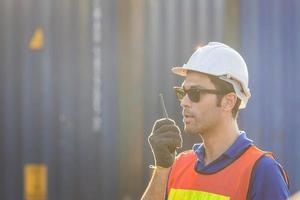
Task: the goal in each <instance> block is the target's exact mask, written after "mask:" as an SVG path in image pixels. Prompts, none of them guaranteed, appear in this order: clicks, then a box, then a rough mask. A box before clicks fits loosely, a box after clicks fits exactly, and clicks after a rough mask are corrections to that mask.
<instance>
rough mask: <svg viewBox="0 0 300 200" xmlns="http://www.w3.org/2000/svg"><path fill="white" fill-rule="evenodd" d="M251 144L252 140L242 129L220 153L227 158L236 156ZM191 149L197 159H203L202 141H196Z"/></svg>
mask: <svg viewBox="0 0 300 200" xmlns="http://www.w3.org/2000/svg"><path fill="white" fill-rule="evenodd" d="M252 144H253V141H252V140H250V139H249V138H247V135H246V133H245V132H244V131H240V135H239V136H238V138H237V139H236V140H235V142H234V143H233V144H232V145H231V146H230V147H229V148H228V149H227V150H226V151H225V152H224V153H223V154H222V157H223V156H226V157H228V158H235V157H236V156H238V155H239V154H240V153H241V152H242V151H243V150H245V149H246V148H248V147H249V146H250V145H252ZM193 151H194V152H195V153H196V155H197V157H198V160H199V161H203V159H204V152H205V149H204V145H203V143H198V144H194V145H193Z"/></svg>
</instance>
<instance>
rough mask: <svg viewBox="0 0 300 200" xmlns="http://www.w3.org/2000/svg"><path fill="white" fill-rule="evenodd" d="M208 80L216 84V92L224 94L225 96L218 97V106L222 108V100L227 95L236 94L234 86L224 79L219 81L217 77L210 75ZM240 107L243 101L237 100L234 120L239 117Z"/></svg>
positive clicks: (233, 111)
mask: <svg viewBox="0 0 300 200" xmlns="http://www.w3.org/2000/svg"><path fill="white" fill-rule="evenodd" d="M208 78H209V79H210V81H211V82H212V83H213V84H214V86H215V87H216V90H219V91H222V92H224V94H219V95H217V106H220V105H221V101H222V98H223V97H224V96H225V95H226V94H228V93H230V92H234V89H233V86H232V84H230V83H228V82H226V81H224V80H222V79H219V78H218V77H216V76H212V75H208ZM234 93H235V92H234ZM240 105H241V99H239V98H237V101H236V103H235V105H234V107H233V109H232V116H233V117H234V118H236V117H237V114H238V110H239V107H240Z"/></svg>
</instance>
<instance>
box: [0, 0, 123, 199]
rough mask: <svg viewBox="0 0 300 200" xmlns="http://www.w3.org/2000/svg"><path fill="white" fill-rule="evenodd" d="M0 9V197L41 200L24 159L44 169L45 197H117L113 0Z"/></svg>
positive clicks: (45, 0)
mask: <svg viewBox="0 0 300 200" xmlns="http://www.w3.org/2000/svg"><path fill="white" fill-rule="evenodd" d="M0 14H1V17H0V23H1V24H0V27H1V33H0V42H1V48H0V49H1V51H0V56H1V71H0V76H1V78H0V81H1V84H0V85H1V93H0V94H1V105H0V106H1V107H0V111H1V120H0V123H1V141H0V149H1V150H0V156H1V159H0V160H1V164H0V166H1V168H0V177H1V178H0V180H1V183H0V185H1V187H0V199H5V200H16V199H44V197H42V196H41V197H40V198H37V197H35V196H34V195H40V194H39V192H43V191H42V190H41V191H40V189H38V186H39V185H36V186H37V187H34V186H33V185H34V184H35V183H36V180H35V179H34V177H37V180H38V181H41V182H40V184H44V183H42V182H43V181H42V180H43V179H42V177H41V176H39V175H37V174H36V175H34V174H33V175H32V176H31V175H30V174H26V173H25V168H26V166H29V164H36V165H37V166H39V165H40V164H44V165H46V166H47V177H48V178H47V177H46V178H47V180H46V184H47V197H48V199H53V200H54V199H55V200H59V199H62V200H63V199H64V200H66V199H72V200H82V199H91V200H92V199H99V198H100V199H101V197H106V196H105V195H107V199H117V197H116V195H117V194H116V193H115V189H114V187H115V185H116V177H117V175H116V173H111V171H116V169H115V168H116V167H115V166H116V160H117V159H116V156H117V155H116V151H115V150H114V148H115V146H116V145H115V144H116V138H115V136H116V132H117V128H116V126H115V125H116V123H117V114H116V112H117V109H116V105H117V98H116V93H117V89H116V88H117V85H116V84H103V83H104V82H109V83H112V82H113V81H115V80H116V74H117V73H116V58H115V56H114V55H113V54H112V53H113V52H116V49H115V48H116V41H117V40H116V30H114V28H115V27H116V26H115V21H116V5H114V1H111V0H110V1H100V0H94V1H83V0H75V1H74V0H62V1H61V0H53V1H49V0H41V1H35V0H1V1H0ZM103 18H104V19H105V20H103ZM103 38H105V40H104V39H103ZM102 94H105V95H102ZM107 104H108V105H109V106H104V105H107ZM41 166H42V165H41ZM34 173H38V172H34ZM27 175H28V177H27ZM44 178H45V177H44ZM28 180H29V182H28V184H30V181H32V184H33V185H25V183H27V181H28ZM37 183H39V182H37ZM30 195H31V196H30Z"/></svg>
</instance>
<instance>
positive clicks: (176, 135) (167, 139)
mask: <svg viewBox="0 0 300 200" xmlns="http://www.w3.org/2000/svg"><path fill="white" fill-rule="evenodd" d="M148 141H149V144H150V147H151V149H152V152H153V155H154V159H155V165H156V166H160V167H164V168H168V167H170V166H171V165H172V164H173V162H174V159H175V154H176V153H175V150H176V148H181V146H182V138H181V133H180V129H179V128H178V126H176V124H175V122H174V121H173V120H170V119H166V118H162V119H159V120H157V121H156V122H155V123H154V126H153V128H152V132H151V134H150V136H149V137H148Z"/></svg>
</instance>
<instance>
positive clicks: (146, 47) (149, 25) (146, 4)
mask: <svg viewBox="0 0 300 200" xmlns="http://www.w3.org/2000/svg"><path fill="white" fill-rule="evenodd" d="M299 11H300V2H299V1H297V0H288V1H286V0H278V1H270V0H266V1H259V0H252V1H247V0H240V1H239V0H232V1H224V0H199V1H181V0H165V1H159V0H127V1H124V0H119V1H118V0H89V1H84V0H72V1H71V0H60V1H59V0H52V1H50V0H40V1H36V0H1V1H0V28H1V31H0V60H1V69H0V96H1V98H0V160H1V163H0V199H5V200H16V199H25V196H26V194H25V192H24V174H23V170H24V167H25V166H26V164H30V163H44V164H46V165H47V167H48V181H47V183H48V187H47V188H48V194H47V196H48V199H49V200H66V199H72V200H83V199H84V200H96V199H124V200H130V199H138V198H139V197H140V196H141V194H142V193H143V190H144V189H145V187H146V185H147V183H148V180H149V176H150V173H151V171H150V169H149V168H148V166H149V165H150V164H153V158H152V154H151V151H150V148H149V146H148V143H147V137H148V135H149V133H150V131H151V128H152V125H153V122H154V121H155V120H156V119H158V118H160V117H162V109H161V107H160V103H159V96H158V94H159V93H160V92H162V93H164V96H165V101H166V107H167V110H168V112H169V116H170V117H172V118H173V119H175V120H176V121H177V122H178V124H179V125H180V126H181V127H182V122H181V116H180V112H181V111H180V108H179V104H178V102H177V101H176V99H175V96H174V94H173V91H172V87H173V86H174V85H178V84H180V83H181V81H182V79H181V78H179V77H176V76H174V75H172V74H171V73H170V68H171V66H174V65H178V66H180V65H182V64H183V63H185V62H186V61H187V59H188V58H189V56H190V55H191V54H192V53H193V51H194V50H195V49H196V48H197V47H198V46H201V45H204V44H206V43H207V42H209V41H220V42H225V43H227V44H229V45H230V46H232V47H234V48H236V49H237V50H238V51H240V52H241V54H242V56H243V57H244V58H245V60H246V62H247V64H248V68H249V75H250V89H251V91H252V98H251V99H250V101H249V104H248V107H247V109H246V110H243V111H241V113H240V116H239V124H240V128H241V129H244V130H246V132H247V133H248V136H249V137H250V138H252V139H254V140H255V142H256V144H257V145H258V146H259V147H261V148H263V149H265V150H269V151H272V152H274V154H275V155H276V158H277V159H278V160H279V161H280V162H281V163H282V165H283V166H284V167H285V168H286V169H287V171H288V173H289V176H290V179H291V184H292V188H291V191H292V192H295V191H297V190H298V189H300V176H299V173H298V169H299V168H300V155H299V153H298V152H299V151H300V145H298V143H299V141H300V135H299V134H298V133H297V131H298V130H300V117H298V112H299V106H300V95H299V93H298V90H299V89H298V86H299V84H300V78H299V73H300V68H299V66H300V56H299V53H300V36H299V34H298V33H299V32H300V25H299V20H300V12H299ZM37 29H40V30H42V32H43V36H44V38H43V46H42V47H41V48H39V49H32V48H30V46H29V43H30V40H31V38H32V36H33V35H34V33H35V31H36V30H37ZM199 141H200V139H199V138H190V137H187V136H184V147H183V149H182V150H185V149H189V148H190V147H191V146H192V144H193V143H194V142H199Z"/></svg>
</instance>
